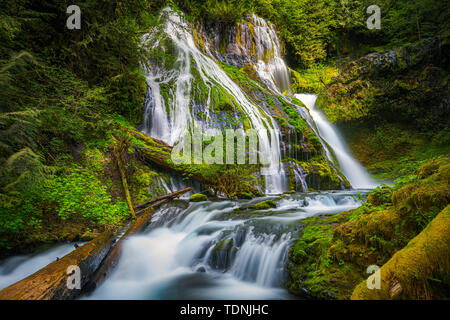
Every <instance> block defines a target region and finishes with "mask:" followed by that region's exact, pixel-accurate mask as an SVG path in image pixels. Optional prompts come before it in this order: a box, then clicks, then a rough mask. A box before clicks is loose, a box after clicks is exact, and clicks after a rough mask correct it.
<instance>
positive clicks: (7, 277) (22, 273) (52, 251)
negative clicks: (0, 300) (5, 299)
mask: <svg viewBox="0 0 450 320" xmlns="http://www.w3.org/2000/svg"><path fill="white" fill-rule="evenodd" d="M78 245H82V243H78ZM74 249H75V247H74V244H73V243H66V244H61V245H57V246H55V247H52V248H49V249H47V250H44V251H42V252H38V253H34V254H28V255H20V256H14V257H11V258H8V259H6V260H4V261H2V262H1V263H0V290H1V289H3V288H5V287H7V286H9V285H10V284H13V283H15V282H17V281H19V280H22V279H23V278H25V277H27V276H29V275H31V274H33V273H34V272H36V271H38V270H39V269H41V268H43V267H45V266H46V265H48V264H49V263H51V262H53V261H55V260H56V259H57V258H61V257H63V256H64V255H66V254H68V253H69V252H71V251H72V250H74Z"/></svg>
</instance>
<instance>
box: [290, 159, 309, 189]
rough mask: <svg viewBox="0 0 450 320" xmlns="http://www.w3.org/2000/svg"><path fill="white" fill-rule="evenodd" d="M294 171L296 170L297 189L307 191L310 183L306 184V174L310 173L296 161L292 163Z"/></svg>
mask: <svg viewBox="0 0 450 320" xmlns="http://www.w3.org/2000/svg"><path fill="white" fill-rule="evenodd" d="M292 171H293V172H294V176H295V190H296V191H300V192H307V191H308V185H307V184H306V176H307V175H308V173H307V172H306V171H305V169H303V168H302V167H301V166H300V165H298V164H297V163H295V162H293V163H292ZM299 187H300V188H299Z"/></svg>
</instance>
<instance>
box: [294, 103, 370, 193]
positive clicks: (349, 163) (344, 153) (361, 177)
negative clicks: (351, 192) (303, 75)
mask: <svg viewBox="0 0 450 320" xmlns="http://www.w3.org/2000/svg"><path fill="white" fill-rule="evenodd" d="M294 96H295V97H296V98H297V99H299V100H300V101H302V102H303V103H304V104H305V105H306V107H307V108H308V109H309V112H310V114H311V117H312V118H313V120H314V122H315V124H316V126H317V128H318V131H319V133H320V136H321V137H322V139H324V140H325V141H326V142H327V143H328V145H329V146H330V147H331V148H332V149H333V151H334V154H335V155H336V158H337V161H338V163H339V167H340V168H341V170H342V173H343V174H344V175H345V176H346V178H347V179H348V181H349V182H350V184H351V185H352V187H354V188H359V189H371V188H375V187H376V186H377V185H378V184H377V183H376V182H375V181H374V180H373V179H372V178H371V177H370V176H369V174H368V173H367V171H366V170H365V169H364V168H363V167H362V166H361V164H360V163H359V162H358V161H356V160H355V158H353V157H352V155H351V154H350V152H349V150H348V148H347V146H346V145H345V142H344V140H343V139H342V137H340V135H339V132H338V131H337V129H336V128H335V127H334V126H333V125H332V124H331V123H330V122H329V121H328V120H327V118H326V117H325V116H324V115H323V114H322V113H321V112H320V111H319V110H317V109H316V99H317V96H316V95H314V94H295V95H294Z"/></svg>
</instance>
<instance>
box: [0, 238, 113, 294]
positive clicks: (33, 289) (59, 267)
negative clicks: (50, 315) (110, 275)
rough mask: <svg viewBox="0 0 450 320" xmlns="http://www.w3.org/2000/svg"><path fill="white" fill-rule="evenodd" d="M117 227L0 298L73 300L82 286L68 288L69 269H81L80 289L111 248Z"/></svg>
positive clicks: (51, 264) (27, 279)
mask: <svg viewBox="0 0 450 320" xmlns="http://www.w3.org/2000/svg"><path fill="white" fill-rule="evenodd" d="M114 235H115V231H114V230H107V231H105V232H103V233H102V234H100V235H99V236H98V237H96V238H94V239H93V240H91V241H89V242H88V243H86V244H84V245H83V246H81V247H78V248H77V249H75V250H74V251H72V252H70V253H69V254H67V255H65V256H64V257H62V258H61V259H59V260H57V261H54V262H52V263H50V264H49V265H47V266H46V267H44V268H42V269H40V270H39V271H37V272H35V273H33V274H32V275H30V276H28V277H26V278H25V279H22V280H20V281H18V282H16V283H14V284H12V285H10V286H8V287H6V288H4V289H3V290H1V291H0V300H52V299H56V300H59V299H64V300H66V299H74V298H76V297H77V296H78V295H79V294H80V292H81V289H76V288H74V289H69V286H68V285H67V283H68V278H69V274H68V270H69V267H71V266H78V267H79V268H80V269H79V270H80V280H81V281H80V285H81V288H82V287H83V286H84V285H85V284H87V283H89V282H90V281H91V278H92V275H93V274H94V271H95V270H97V268H98V267H99V265H100V263H101V262H102V260H103V259H104V258H105V256H106V255H107V254H108V252H109V251H110V249H111V247H112V245H113V242H114Z"/></svg>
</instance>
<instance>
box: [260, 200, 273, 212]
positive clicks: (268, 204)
mask: <svg viewBox="0 0 450 320" xmlns="http://www.w3.org/2000/svg"><path fill="white" fill-rule="evenodd" d="M276 207H277V205H276V203H275V202H273V201H272V200H266V201H263V202H259V203H257V204H255V207H254V208H255V209H256V210H266V209H270V208H276Z"/></svg>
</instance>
